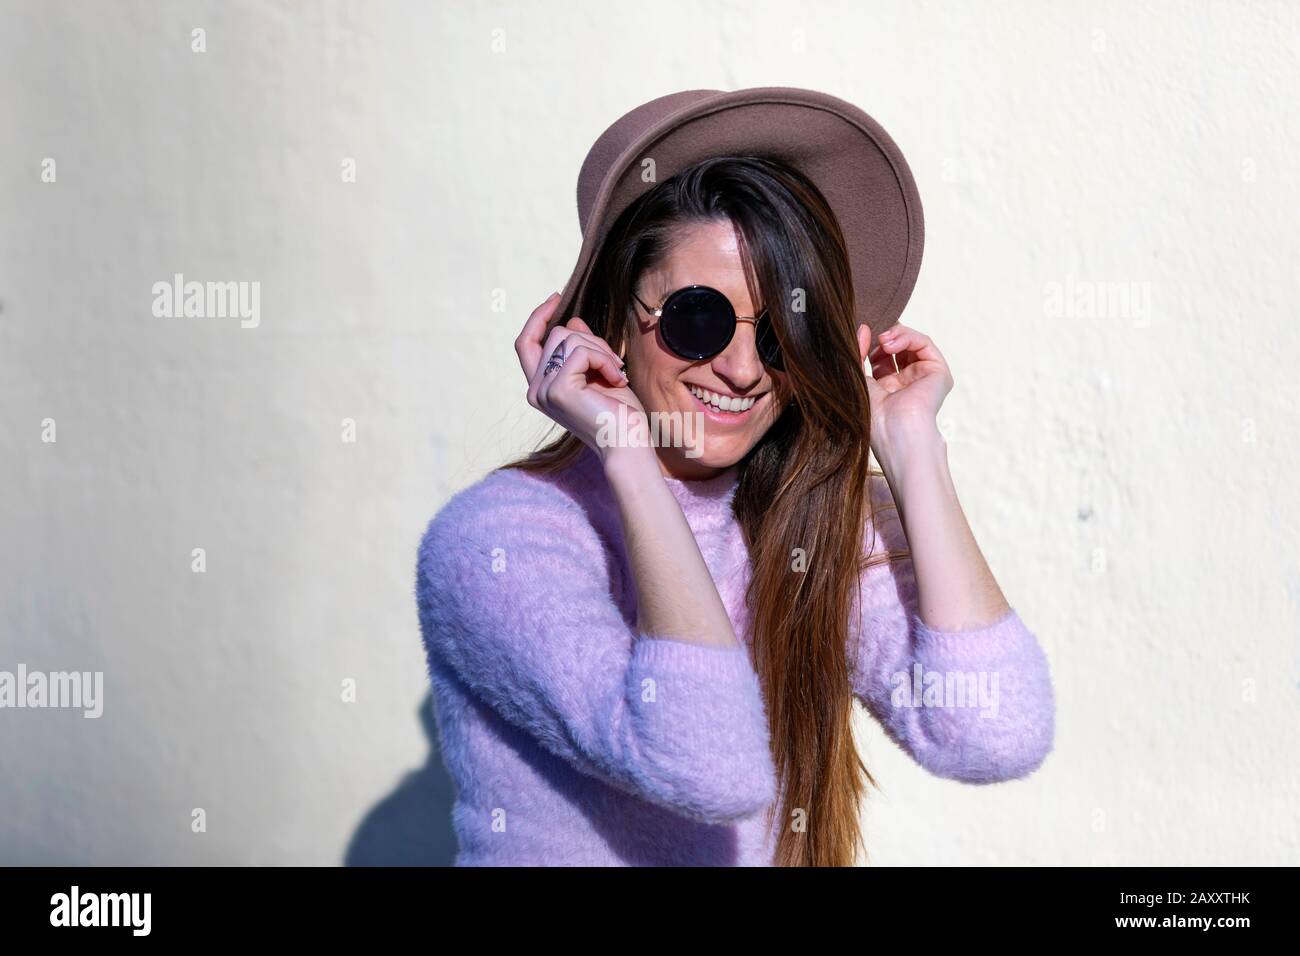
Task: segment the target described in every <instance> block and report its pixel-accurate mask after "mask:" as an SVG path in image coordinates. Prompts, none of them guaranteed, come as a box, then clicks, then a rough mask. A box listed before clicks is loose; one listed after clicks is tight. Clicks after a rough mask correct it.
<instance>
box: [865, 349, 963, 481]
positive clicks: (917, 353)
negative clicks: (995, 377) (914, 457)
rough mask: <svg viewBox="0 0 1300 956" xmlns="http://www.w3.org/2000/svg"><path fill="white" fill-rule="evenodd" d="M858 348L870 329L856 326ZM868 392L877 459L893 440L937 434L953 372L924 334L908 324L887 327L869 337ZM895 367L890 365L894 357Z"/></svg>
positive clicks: (872, 439) (950, 387) (898, 440)
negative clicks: (872, 337)
mask: <svg viewBox="0 0 1300 956" xmlns="http://www.w3.org/2000/svg"><path fill="white" fill-rule="evenodd" d="M858 334H859V351H860V350H861V346H862V341H863V339H869V337H870V336H871V329H870V328H869V327H868V326H863V327H862V328H861V329H860V330H859V333H858ZM867 359H870V361H871V373H870V374H869V375H867V393H868V394H869V395H870V397H871V445H872V449H873V450H874V451H875V452H876V458H877V460H883V457H882V452H886V453H887V452H888V450H889V449H891V448H892V447H893V446H894V445H895V444H898V443H901V442H905V441H907V440H909V439H912V438H915V437H916V436H918V435H922V436H925V435H930V434H938V414H939V406H940V405H942V404H943V400H944V398H945V397H946V396H947V394H948V393H949V392H950V391H952V386H953V378H952V372H951V371H949V369H948V363H947V361H946V360H945V359H944V357H943V355H942V353H940V351H939V349H938V347H937V346H936V345H935V344H934V342H933V341H932V340H931V339H930V337H929V336H928V335H923V334H922V333H920V332H918V331H916V329H913V328H909V327H908V326H906V325H894V326H892V327H890V328H889V329H886V330H885V332H884V333H882V334H881V336H880V338H879V339H877V340H875V341H873V342H871V345H870V349H869V351H868V352H867V353H866V355H865V356H864V357H863V361H864V363H865V361H866V360H867ZM895 360H897V362H898V369H897V370H895V368H894V361H895Z"/></svg>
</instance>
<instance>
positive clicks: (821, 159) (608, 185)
mask: <svg viewBox="0 0 1300 956" xmlns="http://www.w3.org/2000/svg"><path fill="white" fill-rule="evenodd" d="M728 155H739V156H744V155H762V156H768V157H773V158H776V159H780V160H784V161H785V162H787V163H789V164H791V165H793V166H795V167H796V168H797V169H799V170H800V171H801V172H803V173H804V175H806V176H807V177H808V178H809V179H811V180H812V181H813V183H814V184H816V186H817V188H818V189H820V190H821V192H822V194H823V195H824V196H825V197H826V200H827V201H828V202H829V203H830V206H831V208H832V210H833V211H834V213H835V216H836V218H837V219H838V220H839V224H840V228H841V230H842V231H843V234H844V240H845V243H846V245H847V247H848V253H849V259H850V265H851V267H852V274H853V291H854V300H855V310H856V313H857V320H858V323H859V324H863V323H865V324H868V325H870V326H871V328H872V330H873V332H874V333H875V334H877V335H878V334H879V333H880V332H882V331H884V330H885V329H886V328H888V327H889V326H891V325H893V324H894V323H895V322H896V321H897V320H898V318H899V316H900V315H902V312H903V308H904V307H905V306H906V305H907V300H908V299H909V298H910V297H911V294H912V289H913V287H914V286H915V285H916V278H917V275H918V274H919V272H920V269H921V252H922V248H923V246H924V244H925V221H924V218H923V215H922V211H921V197H920V195H919V194H918V192H917V189H916V182H915V180H914V179H913V178H912V171H911V169H910V168H909V167H908V165H907V161H906V160H905V159H904V158H903V154H902V151H901V150H900V149H899V148H898V145H897V144H896V143H895V142H894V140H893V139H892V138H891V137H890V136H889V134H888V133H886V132H885V131H884V129H883V128H881V126H880V124H879V123H877V122H876V121H875V120H874V119H872V118H871V117H870V116H868V115H867V114H866V113H864V112H863V111H862V110H860V109H858V108H857V107H856V106H854V105H853V104H851V103H848V102H845V101H844V100H842V99H839V98H838V97H834V96H831V95H829V94H827V93H821V92H817V91H815V90H804V89H797V88H791V87H758V88H752V89H744V90H736V91H733V92H724V91H721V90H686V91H682V92H679V93H672V94H669V95H667V96H662V97H659V98H657V99H654V100H651V101H649V102H648V103H643V104H641V105H640V106H638V107H636V108H635V109H633V110H631V111H629V112H628V113H626V114H625V115H624V116H622V117H621V118H619V119H618V120H616V121H615V122H614V123H613V124H612V125H611V126H610V127H609V128H608V129H606V130H605V132H604V133H602V134H601V135H600V137H599V138H598V139H597V140H596V142H595V143H594V144H593V145H592V147H591V149H590V151H589V152H588V153H587V157H586V159H585V160H584V162H583V164H582V170H581V172H580V174H579V177H578V222H579V226H580V228H581V229H582V236H583V239H582V249H581V251H580V252H579V255H578V261H577V264H576V265H575V266H574V269H573V274H572V275H571V276H570V278H569V280H568V282H567V283H566V284H565V286H564V289H563V291H562V292H561V297H560V302H559V304H558V306H557V308H556V311H555V313H554V316H553V321H561V322H563V321H568V319H569V318H571V317H572V315H573V312H574V311H576V310H575V304H576V303H578V302H581V298H582V295H583V292H584V290H585V288H586V283H587V280H588V278H589V274H590V270H591V266H592V263H593V262H594V260H595V257H596V253H597V252H598V251H599V249H600V246H601V243H603V242H604V241H605V239H606V236H607V234H608V232H609V229H610V227H611V226H612V225H613V223H614V222H615V221H616V220H617V219H618V217H619V215H620V214H621V213H622V212H623V210H625V209H626V208H627V207H628V206H629V205H631V203H632V202H634V201H635V200H636V199H637V198H638V197H640V196H641V195H642V194H643V193H645V192H646V191H647V190H649V189H653V188H654V186H655V185H656V184H657V183H659V182H663V181H664V180H665V179H667V178H669V177H670V176H673V175H675V174H676V173H678V172H680V171H681V170H683V169H686V168H687V167H689V166H691V165H693V164H694V163H697V162H699V161H700V160H703V159H707V158H709V157H713V156H728ZM647 159H650V160H653V170H654V179H653V180H652V181H646V178H645V177H644V176H643V173H642V170H643V168H647V167H646V166H645V165H644V161H645V160H647Z"/></svg>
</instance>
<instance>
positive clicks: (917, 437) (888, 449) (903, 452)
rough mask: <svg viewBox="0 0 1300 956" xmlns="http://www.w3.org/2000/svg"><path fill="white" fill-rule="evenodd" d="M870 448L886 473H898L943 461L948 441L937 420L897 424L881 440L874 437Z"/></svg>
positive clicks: (899, 475)
mask: <svg viewBox="0 0 1300 956" xmlns="http://www.w3.org/2000/svg"><path fill="white" fill-rule="evenodd" d="M873 438H874V436H873ZM871 451H872V454H874V455H875V456H876V461H878V462H879V463H880V468H881V470H882V471H884V472H885V473H886V475H891V476H898V477H901V475H902V473H903V472H904V471H907V470H912V469H914V468H917V467H922V468H924V467H931V466H934V465H936V464H940V465H942V464H946V463H947V460H948V442H947V440H945V439H944V437H943V433H942V432H940V431H939V426H938V424H937V423H935V422H922V423H917V424H914V425H911V426H908V427H906V428H901V429H899V428H896V429H894V431H893V432H891V433H890V434H889V435H888V436H887V437H886V436H881V440H880V441H879V442H876V441H873V442H872V449H871Z"/></svg>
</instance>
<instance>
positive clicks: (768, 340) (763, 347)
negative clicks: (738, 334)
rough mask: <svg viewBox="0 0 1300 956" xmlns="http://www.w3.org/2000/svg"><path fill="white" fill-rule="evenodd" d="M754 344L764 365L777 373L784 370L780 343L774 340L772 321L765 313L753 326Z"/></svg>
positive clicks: (774, 332) (774, 333)
mask: <svg viewBox="0 0 1300 956" xmlns="http://www.w3.org/2000/svg"><path fill="white" fill-rule="evenodd" d="M754 344H755V345H756V346H757V347H758V354H759V356H760V357H761V358H762V359H763V363H764V364H765V365H768V366H770V367H772V368H774V369H776V370H777V371H783V370H784V369H785V361H784V359H783V358H782V356H781V343H780V342H778V341H777V340H776V331H775V330H774V329H773V328H772V319H771V317H770V316H768V314H767V313H766V312H764V313H763V317H762V318H760V319H759V320H758V323H757V324H756V325H755V326H754Z"/></svg>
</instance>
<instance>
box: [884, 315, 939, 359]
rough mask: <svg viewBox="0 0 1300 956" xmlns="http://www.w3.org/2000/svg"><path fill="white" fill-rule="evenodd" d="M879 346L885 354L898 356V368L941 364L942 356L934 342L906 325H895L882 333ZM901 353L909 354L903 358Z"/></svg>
mask: <svg viewBox="0 0 1300 956" xmlns="http://www.w3.org/2000/svg"><path fill="white" fill-rule="evenodd" d="M880 339H881V345H882V347H883V348H884V350H885V351H886V352H889V353H891V354H896V355H898V356H899V362H898V364H899V366H900V367H901V366H902V365H903V364H905V362H906V364H907V365H911V364H912V362H915V361H922V362H942V361H943V355H942V354H941V353H940V352H939V348H938V346H936V345H935V344H934V340H933V339H931V338H930V336H928V335H926V334H924V333H923V332H918V331H916V329H912V328H908V327H907V326H906V325H895V326H894V327H893V328H891V329H889V330H887V331H886V332H884V333H883V334H882V335H881V336H880ZM902 353H911V354H910V355H908V356H907V357H906V360H904V357H903V355H902Z"/></svg>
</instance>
